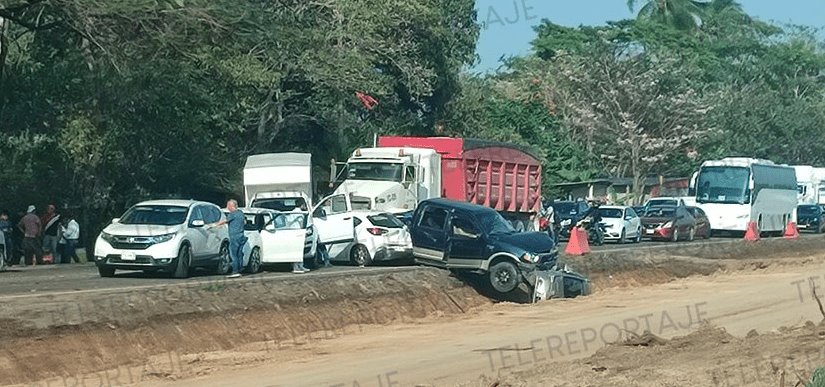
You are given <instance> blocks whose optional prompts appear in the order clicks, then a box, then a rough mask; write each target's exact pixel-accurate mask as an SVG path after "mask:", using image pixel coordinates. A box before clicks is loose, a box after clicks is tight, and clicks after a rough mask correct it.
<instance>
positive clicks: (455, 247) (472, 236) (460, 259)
mask: <svg viewBox="0 0 825 387" xmlns="http://www.w3.org/2000/svg"><path fill="white" fill-rule="evenodd" d="M477 225H478V222H476V221H475V219H474V218H473V217H472V216H471V215H470V214H466V213H462V212H459V211H455V212H453V215H452V216H451V219H450V223H449V224H448V226H447V230H448V234H447V249H446V254H445V255H446V261H447V263H448V264H449V265H450V267H451V268H453V267H455V268H459V267H464V268H478V267H479V266H480V264H481V262H482V261H483V260H484V259H485V258H486V255H485V242H484V235H483V233H482V232H481V230H480V229H479V227H478V226H477Z"/></svg>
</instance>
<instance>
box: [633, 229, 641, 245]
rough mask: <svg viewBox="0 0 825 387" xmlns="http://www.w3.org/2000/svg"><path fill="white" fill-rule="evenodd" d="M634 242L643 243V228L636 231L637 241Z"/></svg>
mask: <svg viewBox="0 0 825 387" xmlns="http://www.w3.org/2000/svg"><path fill="white" fill-rule="evenodd" d="M634 242H636V243H641V242H642V229H641V228H640V229H638V230H636V239H635V240H634Z"/></svg>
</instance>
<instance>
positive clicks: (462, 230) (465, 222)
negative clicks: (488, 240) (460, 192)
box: [452, 214, 481, 238]
mask: <svg viewBox="0 0 825 387" xmlns="http://www.w3.org/2000/svg"><path fill="white" fill-rule="evenodd" d="M452 224H453V235H455V236H461V237H467V238H476V237H478V236H479V235H480V234H481V232H479V231H478V228H477V227H476V226H475V224H473V221H472V220H471V219H470V218H467V217H466V216H464V215H461V214H458V215H456V216H455V217H454V218H453V222H452Z"/></svg>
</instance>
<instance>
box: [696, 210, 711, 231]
mask: <svg viewBox="0 0 825 387" xmlns="http://www.w3.org/2000/svg"><path fill="white" fill-rule="evenodd" d="M693 211H694V213H695V214H696V216H694V219H696V233H701V234H702V235H705V233H706V232H708V231H709V228H710V224H708V222H709V221H708V217H707V215H705V212H704V211H702V209H700V208H698V207H695V208H694V209H693Z"/></svg>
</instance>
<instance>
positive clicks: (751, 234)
mask: <svg viewBox="0 0 825 387" xmlns="http://www.w3.org/2000/svg"><path fill="white" fill-rule="evenodd" d="M745 240H746V241H750V242H755V241H758V240H759V228H758V227H756V222H749V223H748V231H745Z"/></svg>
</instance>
